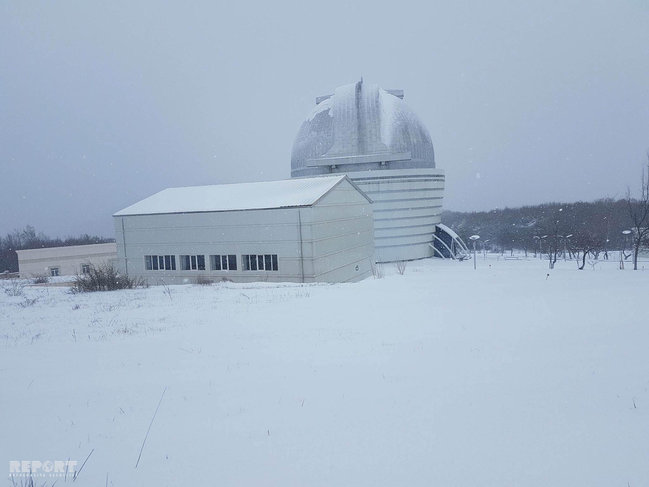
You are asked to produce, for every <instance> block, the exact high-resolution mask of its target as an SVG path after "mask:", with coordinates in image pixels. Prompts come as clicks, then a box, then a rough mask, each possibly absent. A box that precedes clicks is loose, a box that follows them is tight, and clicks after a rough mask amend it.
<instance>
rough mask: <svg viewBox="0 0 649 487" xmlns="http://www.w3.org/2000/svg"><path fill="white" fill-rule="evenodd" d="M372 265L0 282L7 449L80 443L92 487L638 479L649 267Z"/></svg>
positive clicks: (647, 395)
mask: <svg viewBox="0 0 649 487" xmlns="http://www.w3.org/2000/svg"><path fill="white" fill-rule="evenodd" d="M385 273H386V276H385V277H384V278H382V279H368V280H366V281H363V282H361V283H358V284H350V285H268V284H257V285H243V284H242V285H238V284H232V283H223V284H218V285H213V286H172V287H170V288H167V289H166V288H163V287H152V288H149V289H138V290H129V291H118V292H110V293H96V294H85V295H70V294H69V293H67V291H66V289H65V288H62V287H27V288H25V289H24V295H23V296H8V295H7V294H5V293H2V292H0V309H1V311H2V312H1V315H0V316H1V318H0V380H1V382H0V383H1V384H2V386H3V388H2V391H3V393H2V395H0V411H2V415H1V416H0V418H1V419H0V431H2V441H1V442H0V460H2V461H3V462H4V465H5V466H6V465H8V464H9V462H10V461H20V460H39V461H47V460H51V461H54V460H68V459H72V460H75V461H78V466H77V469H78V468H79V466H80V465H81V464H82V463H83V461H84V460H85V459H86V458H87V457H88V455H89V454H90V453H91V452H92V455H91V456H90V458H88V460H87V462H86V464H85V466H84V467H83V470H82V471H81V472H80V474H79V478H78V480H77V481H76V482H75V485H93V486H100V485H101V486H103V485H106V484H107V485H109V486H110V485H115V486H124V485H138V486H144V485H156V486H164V485H168V486H179V485H226V486H227V485H231V486H245V485H250V486H253V485H254V486H259V485H269V486H307V485H308V486H332V485H350V486H352V485H353V486H377V485H385V486H395V485H408V486H419V485H420V486H430V485H453V486H477V485H480V486H503V485H516V486H539V487H541V486H543V487H547V486H549V485H552V486H575V485H588V486H611V485H620V486H626V485H627V484H628V485H630V486H634V487H635V486H640V485H649V470H648V469H647V465H648V463H647V451H648V449H649V435H647V431H648V428H649V392H648V388H649V361H647V359H646V348H647V343H649V326H647V324H648V322H649V320H648V319H647V290H648V289H649V273H648V272H646V271H637V272H633V271H631V270H625V271H620V270H618V269H617V263H616V262H615V261H611V262H610V263H601V264H598V265H596V266H594V268H593V269H591V268H590V267H589V266H587V269H586V270H584V271H578V270H576V265H575V264H574V262H572V263H571V262H565V263H564V262H562V261H560V262H559V263H557V268H556V269H554V270H552V271H549V270H548V269H547V263H545V262H542V261H539V260H532V259H530V260H499V259H497V258H496V257H491V258H489V259H487V260H483V259H482V258H479V259H478V269H477V270H476V271H474V270H473V267H472V263H471V262H463V263H458V262H445V261H439V260H434V261H431V260H427V261H420V262H416V263H409V264H408V267H407V268H406V271H405V275H399V274H398V273H397V272H396V270H395V269H394V268H392V267H390V266H386V267H385ZM548 273H549V275H548ZM33 300H35V301H33ZM165 390H166V392H164V396H163V397H162V401H161V402H160V399H161V396H162V395H163V391H165ZM159 402H160V407H159V410H158V412H157V414H156V415H155V419H154V421H153V424H152V425H151V430H150V433H149V436H148V438H147V439H146V443H145V445H144V448H143V450H142V454H141V458H140V461H139V465H138V467H137V469H135V464H136V461H137V459H138V455H139V453H140V450H141V448H142V442H143V440H144V438H145V434H146V433H147V428H148V427H149V425H150V423H151V420H152V417H153V416H154V411H155V410H156V407H157V405H158V403H159ZM5 468H6V467H5ZM55 480H56V481H57V484H56V485H58V486H61V485H66V484H67V483H71V479H70V478H67V482H66V479H64V478H58V477H56V478H54V477H46V478H35V481H36V484H37V485H41V484H42V483H43V482H49V483H48V484H47V485H51V483H53V482H54V481H55ZM18 482H19V480H18V481H17V483H18ZM9 485H11V480H9Z"/></svg>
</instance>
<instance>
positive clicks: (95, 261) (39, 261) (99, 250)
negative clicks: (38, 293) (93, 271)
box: [16, 243, 117, 278]
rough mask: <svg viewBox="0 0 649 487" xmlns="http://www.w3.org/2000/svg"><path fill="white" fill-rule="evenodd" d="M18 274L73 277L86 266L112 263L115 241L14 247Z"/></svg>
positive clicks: (80, 272)
mask: <svg viewBox="0 0 649 487" xmlns="http://www.w3.org/2000/svg"><path fill="white" fill-rule="evenodd" d="M16 253H17V254H18V272H19V273H20V277H23V278H28V277H34V276H41V275H46V276H74V275H76V274H83V273H85V272H87V271H88V270H89V269H90V266H100V265H103V264H112V263H114V261H115V259H116V258H117V247H116V244H115V243H102V244H89V245H70V246H67V247H48V248H42V249H28V250H17V251H16Z"/></svg>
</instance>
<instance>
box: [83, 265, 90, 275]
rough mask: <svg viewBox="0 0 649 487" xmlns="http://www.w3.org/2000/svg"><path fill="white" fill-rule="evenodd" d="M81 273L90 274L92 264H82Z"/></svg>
mask: <svg viewBox="0 0 649 487" xmlns="http://www.w3.org/2000/svg"><path fill="white" fill-rule="evenodd" d="M81 274H90V264H81Z"/></svg>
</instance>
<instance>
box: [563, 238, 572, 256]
mask: <svg viewBox="0 0 649 487" xmlns="http://www.w3.org/2000/svg"><path fill="white" fill-rule="evenodd" d="M570 237H572V233H571V234H569V235H566V237H565V239H564V241H563V260H566V253H567V252H568V239H569V238H570Z"/></svg>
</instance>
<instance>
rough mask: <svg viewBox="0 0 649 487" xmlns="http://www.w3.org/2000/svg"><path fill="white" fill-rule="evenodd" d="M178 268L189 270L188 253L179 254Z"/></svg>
mask: <svg viewBox="0 0 649 487" xmlns="http://www.w3.org/2000/svg"><path fill="white" fill-rule="evenodd" d="M180 268H181V269H182V270H184V271H188V270H189V255H181V256H180Z"/></svg>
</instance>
